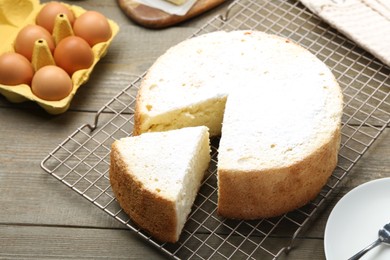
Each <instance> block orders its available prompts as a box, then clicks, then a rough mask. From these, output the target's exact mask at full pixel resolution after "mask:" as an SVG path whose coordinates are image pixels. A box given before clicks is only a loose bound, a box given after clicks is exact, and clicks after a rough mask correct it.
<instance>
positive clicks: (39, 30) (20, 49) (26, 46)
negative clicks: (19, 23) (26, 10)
mask: <svg viewBox="0 0 390 260" xmlns="http://www.w3.org/2000/svg"><path fill="white" fill-rule="evenodd" d="M38 39H44V40H45V41H46V42H47V45H48V46H49V49H50V51H51V52H53V50H54V47H55V45H54V40H53V37H52V36H51V34H50V33H49V32H48V31H47V30H46V29H45V28H43V27H41V26H39V25H27V26H25V27H24V28H23V29H22V30H20V32H19V33H18V35H17V36H16V39H15V44H14V49H15V52H17V53H19V54H22V55H23V56H24V57H26V58H27V59H29V60H30V61H31V58H32V53H33V49H34V44H35V41H36V40H38Z"/></svg>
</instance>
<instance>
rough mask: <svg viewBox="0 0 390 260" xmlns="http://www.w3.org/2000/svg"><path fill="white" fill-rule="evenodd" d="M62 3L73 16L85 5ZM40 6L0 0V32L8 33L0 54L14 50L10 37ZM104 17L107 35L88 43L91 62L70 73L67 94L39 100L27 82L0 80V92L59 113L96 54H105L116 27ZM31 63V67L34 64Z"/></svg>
mask: <svg viewBox="0 0 390 260" xmlns="http://www.w3.org/2000/svg"><path fill="white" fill-rule="evenodd" d="M63 4H64V5H66V6H68V7H69V9H70V10H71V11H72V12H73V13H74V15H75V18H77V17H79V16H80V15H81V14H83V13H84V12H86V10H85V9H83V8H81V7H79V6H75V5H67V4H65V3H63ZM43 6H44V4H40V3H39V0H22V1H13V0H0V35H6V36H8V38H6V39H4V40H3V39H2V41H1V42H0V55H1V54H3V53H6V52H14V47H13V46H14V41H15V39H16V36H17V34H18V32H19V30H21V29H22V28H24V26H26V25H28V24H35V18H36V16H37V14H38V13H39V11H40V10H41V8H42V7H43ZM107 20H108V23H109V25H110V27H111V30H112V36H111V38H110V39H109V40H108V41H106V42H101V43H98V44H95V45H94V46H93V47H92V51H93V53H94V62H93V64H92V65H91V67H90V68H88V69H83V70H79V71H76V72H75V73H73V75H72V82H73V89H72V92H71V93H70V94H69V95H68V96H67V97H65V98H64V99H62V100H59V101H47V100H43V99H41V98H38V97H37V96H35V95H34V94H33V93H32V91H31V88H30V86H28V85H26V84H21V85H16V86H7V85H2V84H0V93H1V94H2V95H3V96H5V97H6V98H7V99H8V100H9V101H10V102H14V103H20V102H24V101H29V100H30V101H33V102H36V103H37V104H38V105H39V106H41V107H42V108H43V109H45V110H46V111H47V112H48V113H50V114H60V113H63V112H65V111H66V110H67V109H68V108H69V106H70V102H71V100H72V99H73V96H74V95H75V94H76V92H77V90H78V88H79V87H80V86H81V85H82V84H83V83H85V82H86V81H87V80H88V79H89V76H90V74H91V72H92V70H93V68H94V66H95V65H96V63H97V62H98V61H99V60H100V58H102V57H103V56H104V55H105V54H106V52H107V49H108V47H109V46H110V44H111V42H112V40H113V38H114V37H115V35H116V34H117V33H118V31H119V27H118V25H117V24H116V23H115V22H113V21H112V20H110V19H107ZM56 26H57V24H56ZM38 59H39V58H38ZM33 63H34V60H33ZM35 63H39V60H38V61H35ZM35 65H36V64H35ZM33 67H34V68H35V66H34V64H33Z"/></svg>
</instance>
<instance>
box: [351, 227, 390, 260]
mask: <svg viewBox="0 0 390 260" xmlns="http://www.w3.org/2000/svg"><path fill="white" fill-rule="evenodd" d="M381 243H384V244H387V245H390V223H388V224H386V225H384V226H383V228H381V229H379V231H378V239H377V240H375V241H374V242H373V243H372V244H370V245H369V246H367V247H366V248H364V249H363V250H361V251H359V252H358V253H356V254H355V255H354V256H352V257H351V258H349V259H348V260H357V259H360V258H361V257H362V256H363V255H364V254H365V253H367V252H368V251H370V250H371V249H373V248H374V247H376V246H377V245H379V244H381Z"/></svg>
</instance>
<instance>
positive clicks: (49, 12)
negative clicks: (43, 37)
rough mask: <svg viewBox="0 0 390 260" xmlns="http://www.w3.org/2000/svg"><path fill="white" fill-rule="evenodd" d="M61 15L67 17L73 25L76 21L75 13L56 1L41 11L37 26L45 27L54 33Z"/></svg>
mask: <svg viewBox="0 0 390 260" xmlns="http://www.w3.org/2000/svg"><path fill="white" fill-rule="evenodd" d="M59 14H64V15H66V17H67V19H68V20H69V22H70V24H73V22H74V20H75V17H74V14H73V12H72V11H71V10H70V9H69V8H68V7H67V6H66V5H64V4H62V3H60V2H56V1H53V2H50V3H47V4H46V5H45V6H44V7H43V8H42V9H41V11H39V13H38V15H37V18H36V23H37V25H40V26H42V27H44V28H45V29H46V30H48V31H49V32H50V33H53V28H54V23H55V19H56V17H57V15H59Z"/></svg>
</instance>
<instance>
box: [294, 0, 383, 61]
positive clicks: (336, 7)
mask: <svg viewBox="0 0 390 260" xmlns="http://www.w3.org/2000/svg"><path fill="white" fill-rule="evenodd" d="M300 1H301V2H302V3H303V4H304V5H305V6H306V7H307V8H309V10H310V11H312V12H313V13H315V14H316V15H318V16H319V17H321V18H322V19H323V20H324V21H325V22H327V23H328V24H330V25H331V26H332V27H334V28H336V29H337V30H338V31H340V32H341V33H343V34H344V35H345V36H347V37H349V38H350V39H351V40H353V41H354V42H356V44H358V45H359V46H360V47H362V48H363V49H365V50H367V51H368V52H370V53H371V54H372V55H374V56H375V57H377V58H378V59H379V60H381V61H382V62H383V63H385V64H386V65H388V66H390V0H300Z"/></svg>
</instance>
